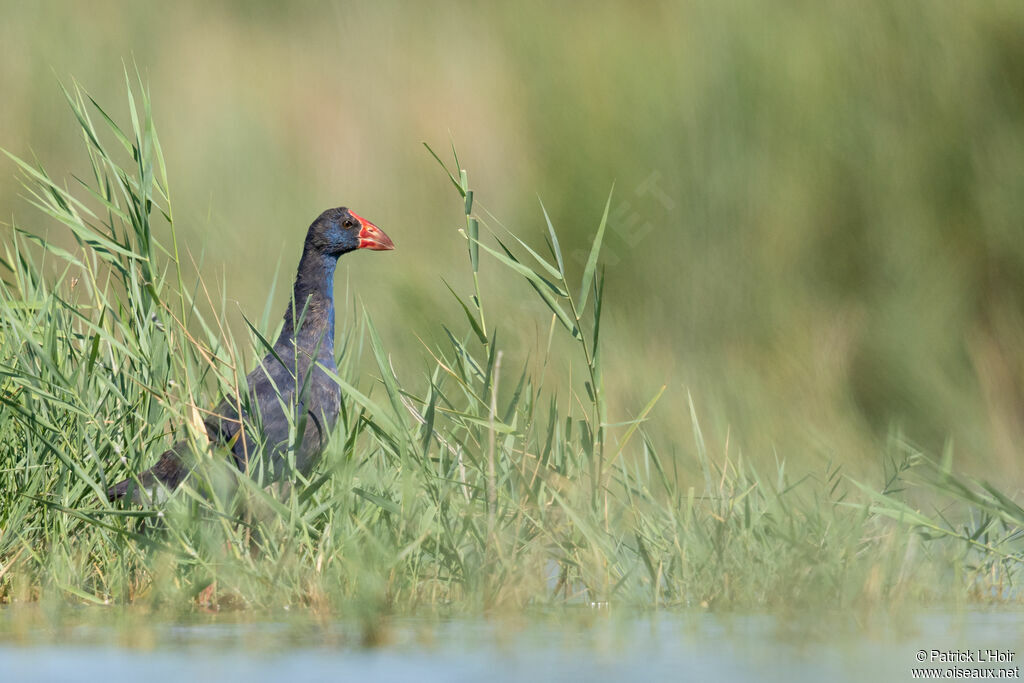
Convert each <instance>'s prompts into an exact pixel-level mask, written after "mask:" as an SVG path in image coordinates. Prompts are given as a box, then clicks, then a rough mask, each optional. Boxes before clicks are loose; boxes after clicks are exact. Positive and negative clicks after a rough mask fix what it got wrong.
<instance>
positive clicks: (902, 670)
mask: <svg viewBox="0 0 1024 683" xmlns="http://www.w3.org/2000/svg"><path fill="white" fill-rule="evenodd" d="M98 615H99V616H102V617H103V622H102V623H99V624H98V623H97V616H98ZM243 617H244V618H246V619H252V615H251V614H248V615H214V616H189V617H187V618H183V619H181V620H177V621H174V622H167V621H163V622H160V623H153V620H152V619H151V618H150V617H148V616H146V615H145V614H141V613H138V612H133V611H131V610H123V611H115V610H110V611H107V612H97V611H96V610H92V609H90V610H83V611H82V612H81V613H71V614H68V613H67V612H62V613H61V614H60V615H59V616H58V615H53V614H47V613H44V612H42V611H40V610H38V609H36V608H24V607H13V608H5V609H3V610H0V671H2V672H3V680H5V681H8V680H9V681H69V680H120V679H125V680H127V679H131V680H138V679H140V678H142V679H144V680H145V681H146V683H160V682H162V681H189V683H193V682H198V681H205V680H217V681H226V680H245V681H253V682H255V681H275V683H281V682H282V681H283V682H284V683H300V682H302V681H325V680H355V679H365V680H374V681H479V680H488V681H520V680H522V681H541V680H543V681H547V680H553V681H587V682H588V683H597V682H599V681H621V680H629V679H634V680H636V681H641V680H643V681H648V680H694V681H712V680H714V681H743V680H757V681H821V680H832V681H861V680H864V679H866V678H868V677H874V678H875V679H876V680H879V681H888V680H912V669H914V668H917V667H921V666H932V667H940V668H948V667H950V666H954V665H952V664H949V663H943V662H938V661H937V662H934V663H929V662H928V661H925V663H924V664H921V663H919V661H918V656H919V655H918V653H919V652H920V651H924V652H925V653H928V654H927V655H926V659H927V658H931V657H932V656H933V655H932V651H933V650H935V651H937V652H938V653H943V654H939V655H938V656H939V657H940V658H948V657H949V656H953V657H959V658H978V657H979V655H980V656H981V657H982V658H984V657H985V656H986V655H985V651H987V650H993V651H998V652H1000V653H1003V654H1001V655H999V657H1001V658H1002V659H1003V660H1004V661H1002V662H990V663H973V662H970V661H968V662H964V663H959V664H956V665H955V666H960V667H972V666H973V667H979V666H997V667H1003V668H1008V669H1012V668H1013V667H1016V666H1018V665H1019V664H1020V662H1019V660H1018V658H1019V657H1020V656H1024V639H1022V635H1024V612H1010V611H1005V610H1002V611H966V612H957V613H946V612H942V613H939V612H931V613H929V612H922V613H917V614H915V615H912V616H905V615H904V616H894V615H889V616H887V617H884V618H883V617H878V616H867V617H864V616H860V617H853V616H850V615H827V616H822V615H803V616H797V615H786V616H778V615H753V616H749V615H748V616H736V615H715V614H707V613H657V614H637V613H630V614H621V613H617V612H616V611H615V610H598V611H584V610H580V611H578V612H577V611H569V612H559V613H557V614H556V615H552V614H537V615H533V616H528V617H518V618H508V617H496V618H489V619H482V618H474V619H466V618H453V619H434V618H431V619H394V620H389V621H386V622H384V623H383V624H381V625H379V626H375V627H372V628H367V627H366V626H363V625H360V624H359V623H357V622H347V621H330V620H315V619H310V618H304V617H301V616H298V617H297V616H293V615H292V614H290V613H285V614H284V615H282V616H281V618H276V617H275V618H273V619H271V618H266V619H264V620H262V621H243V620H241V619H242V618H243ZM367 642H373V643H375V644H374V645H373V646H372V647H367V646H366V643H367ZM979 651H980V652H979ZM950 652H952V653H960V654H953V655H947V654H945V653H950ZM1007 653H1008V654H1009V655H1010V656H1009V657H1008V656H1007ZM1007 658H1009V661H1006V660H1007ZM1008 673H1009V674H1010V676H1013V675H1014V674H1013V672H1012V671H1010V672H1008ZM947 675H948V674H947ZM961 675H962V674H961ZM968 675H969V674H968ZM1016 676H1017V677H1019V669H1017V673H1016Z"/></svg>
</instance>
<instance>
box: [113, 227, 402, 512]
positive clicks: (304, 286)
mask: <svg viewBox="0 0 1024 683" xmlns="http://www.w3.org/2000/svg"><path fill="white" fill-rule="evenodd" d="M359 248H369V249H376V250H384V249H392V248H393V245H392V243H391V240H390V239H389V238H388V237H387V235H385V234H384V233H383V232H381V230H380V229H379V228H377V227H376V226H375V225H373V224H372V223H370V222H369V221H366V220H365V219H362V218H360V217H359V216H358V215H356V214H354V213H352V212H350V211H348V210H347V209H344V208H341V209H330V210H328V211H325V212H324V213H323V214H321V216H320V217H319V218H318V219H317V220H316V221H314V222H313V224H312V225H311V226H310V228H309V231H308V233H307V235H306V241H305V245H304V247H303V251H302V259H301V260H300V261H299V268H298V273H297V275H296V278H295V287H294V290H293V296H292V300H291V302H289V306H288V309H287V311H286V312H285V316H284V325H283V327H282V329H281V333H280V335H279V336H278V339H277V341H276V342H275V343H274V346H273V350H272V351H271V352H270V353H268V354H267V355H266V356H265V357H264V358H263V360H262V361H260V364H259V366H258V367H257V368H256V369H255V370H253V371H252V372H250V373H249V374H248V375H247V376H246V378H245V384H246V386H245V390H244V391H242V392H240V396H238V397H228V398H226V399H224V400H223V401H222V402H221V403H220V404H219V405H218V406H217V408H216V409H215V410H214V411H213V412H212V413H211V414H210V415H209V417H207V418H206V419H205V420H204V422H203V424H204V427H205V428H206V434H207V437H208V438H209V440H210V442H211V443H212V444H214V445H216V446H220V447H224V448H227V449H229V450H230V452H231V457H232V459H233V460H234V464H235V465H236V466H237V467H238V469H239V470H241V471H243V472H246V473H248V474H249V475H250V476H253V477H257V478H259V479H260V480H262V481H270V480H278V479H280V478H281V477H282V476H283V475H284V474H285V473H286V472H288V471H290V470H291V469H292V468H294V469H295V470H297V471H298V472H300V473H302V474H304V475H305V474H308V473H309V471H310V470H311V469H312V468H313V466H314V465H316V463H317V461H318V460H319V457H320V454H321V453H322V451H323V448H324V445H325V443H326V441H327V437H328V434H329V433H330V431H331V430H332V429H333V427H334V424H335V422H336V421H337V419H338V414H339V412H340V408H341V391H340V388H339V387H338V384H337V383H336V382H335V381H334V380H332V379H331V377H330V375H329V374H328V372H332V373H333V372H336V371H337V366H336V365H335V359H334V295H333V289H334V271H335V267H336V265H337V262H338V257H339V256H341V255H342V254H344V253H347V252H349V251H353V250H355V249H359ZM190 453H191V448H190V447H189V445H188V443H187V442H185V441H181V442H178V443H176V444H175V445H174V446H172V447H171V449H170V450H168V451H167V452H165V453H164V454H163V455H161V456H160V459H159V460H158V461H157V463H156V464H155V465H154V466H153V467H151V468H150V469H148V470H146V471H144V472H142V473H140V474H139V475H138V476H137V477H131V478H129V479H125V480H124V481H122V482H119V483H118V484H115V485H114V486H112V487H111V488H110V489H109V490H108V491H107V495H108V497H109V498H110V499H111V500H113V499H116V498H122V497H124V496H126V495H128V494H129V493H131V494H132V498H133V499H134V500H136V501H142V500H144V499H151V497H152V494H153V493H154V492H156V490H157V489H161V488H164V489H171V490H173V489H174V488H176V487H177V486H178V485H179V484H181V482H182V481H183V480H184V479H185V478H186V477H187V476H188V474H189V472H190V471H191V469H192V467H191V466H190V464H189V461H190V459H191V455H190Z"/></svg>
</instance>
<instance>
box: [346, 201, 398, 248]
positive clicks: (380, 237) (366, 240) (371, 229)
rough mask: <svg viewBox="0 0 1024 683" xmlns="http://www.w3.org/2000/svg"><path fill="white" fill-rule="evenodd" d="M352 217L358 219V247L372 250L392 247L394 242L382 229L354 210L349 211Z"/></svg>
mask: <svg viewBox="0 0 1024 683" xmlns="http://www.w3.org/2000/svg"><path fill="white" fill-rule="evenodd" d="M349 213H351V214H352V217H353V218H355V219H356V220H357V221H359V225H360V228H359V248H360V249H373V250H374V251H387V250H388V249H394V248H395V243H394V242H392V241H391V238H390V237H388V236H387V235H385V234H384V231H383V230H381V229H380V228H378V227H377V226H376V225H374V224H373V223H371V222H370V221H368V220H366V219H365V218H363V217H362V216H360V215H359V214H357V213H355V212H354V211H349Z"/></svg>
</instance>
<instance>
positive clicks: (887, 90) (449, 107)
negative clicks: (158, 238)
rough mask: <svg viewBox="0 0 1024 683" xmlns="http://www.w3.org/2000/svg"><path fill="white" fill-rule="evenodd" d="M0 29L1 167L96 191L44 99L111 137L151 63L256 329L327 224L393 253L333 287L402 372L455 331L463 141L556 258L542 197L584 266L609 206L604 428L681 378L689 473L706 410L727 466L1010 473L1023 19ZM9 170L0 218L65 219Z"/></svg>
mask: <svg viewBox="0 0 1024 683" xmlns="http://www.w3.org/2000/svg"><path fill="white" fill-rule="evenodd" d="M0 15H2V19H0V92H2V93H3V102H4V103H3V106H2V107H0V146H2V147H4V148H6V149H8V150H10V151H11V152H13V153H15V154H18V155H20V156H23V157H25V156H29V157H30V156H31V155H33V154H35V155H36V156H38V158H39V160H40V161H41V162H42V163H43V164H44V165H45V166H46V167H47V169H49V170H50V171H51V173H54V174H58V173H71V172H85V171H86V170H87V168H88V167H87V166H86V165H85V163H86V160H85V158H84V155H83V153H82V152H81V147H80V140H79V138H78V136H77V133H76V129H77V126H76V125H74V124H73V120H72V118H71V114H70V113H69V111H68V110H67V108H66V106H65V103H64V101H63V98H62V95H61V94H60V91H59V89H58V88H57V85H56V81H57V80H58V79H60V80H62V81H65V82H69V81H70V80H71V79H72V78H74V79H77V80H78V81H79V82H81V83H82V84H83V86H84V87H85V88H86V89H87V90H88V91H89V92H90V93H91V94H92V95H93V96H94V97H95V98H96V99H97V100H98V101H100V102H102V103H104V104H105V106H106V107H107V108H108V110H111V112H112V113H113V112H117V114H118V116H117V117H115V118H120V119H121V120H122V121H123V120H124V118H125V116H126V108H125V106H124V101H125V99H124V90H125V85H124V74H123V70H122V63H123V62H126V63H127V64H128V65H129V68H131V65H132V63H133V62H134V63H135V64H137V65H138V68H139V70H140V72H141V73H142V75H143V77H144V79H145V80H146V81H147V82H148V84H149V86H150V89H151V92H152V97H153V101H154V110H155V115H156V120H157V124H158V127H159V131H160V136H161V142H162V144H163V148H164V152H165V155H166V157H167V160H168V164H169V168H168V172H169V176H170V180H171V191H172V198H173V202H174V211H175V219H176V224H177V229H178V231H179V233H180V234H181V235H183V236H184V237H185V238H186V240H187V243H188V248H189V250H190V252H191V253H192V254H194V256H195V259H196V261H197V262H198V263H199V264H200V268H201V270H202V272H203V273H204V275H206V276H208V277H210V278H212V279H213V280H214V281H217V282H223V286H224V288H225V289H226V291H227V293H228V296H229V297H231V298H232V299H233V300H237V305H238V307H239V308H240V309H241V311H244V312H246V313H247V314H248V315H250V317H252V316H254V315H258V314H259V313H260V312H261V311H262V310H263V305H264V302H265V298H266V296H267V292H268V288H269V281H270V279H271V275H272V274H273V273H274V271H275V269H277V268H279V269H280V273H281V279H282V280H283V281H284V280H290V277H291V274H292V272H293V271H294V268H295V265H296V263H297V261H298V257H299V251H300V248H299V244H300V243H301V239H302V236H303V234H304V230H305V228H306V227H307V226H308V224H309V222H310V221H311V220H312V219H313V218H314V217H315V216H316V215H317V214H318V213H319V211H320V210H322V209H324V208H327V207H330V206H335V205H339V204H346V205H349V206H351V207H353V208H355V209H356V210H358V211H359V212H360V213H361V214H363V215H365V216H366V217H368V218H370V219H371V220H373V221H375V222H376V223H378V224H379V225H380V226H381V227H382V228H384V229H385V230H386V231H387V232H388V233H389V234H390V235H391V236H392V237H393V239H394V241H395V243H396V244H397V246H398V249H397V250H396V251H395V252H393V253H390V254H386V255H366V254H357V255H354V256H352V257H349V258H346V259H345V260H344V261H343V263H344V266H345V267H344V268H342V269H341V270H340V277H339V287H344V282H345V280H346V278H347V279H348V280H349V282H350V283H351V286H352V287H353V288H354V289H355V291H356V293H357V294H358V296H359V297H360V298H361V299H362V300H363V301H364V302H365V304H366V305H367V307H368V308H369V309H370V310H371V312H372V313H373V314H374V317H375V320H376V322H377V324H378V326H379V327H380V328H381V334H382V336H383V337H384V339H385V342H386V344H387V345H388V346H389V347H390V348H392V349H393V350H395V352H396V358H397V362H398V363H399V367H400V368H404V371H405V372H406V373H415V372H417V371H418V368H419V367H421V366H420V364H419V362H418V359H419V358H420V357H422V356H423V355H425V351H424V350H423V348H422V346H421V345H420V342H419V341H418V339H417V337H421V338H423V339H425V340H427V341H428V342H429V340H432V339H436V338H439V337H440V335H441V334H442V333H441V330H440V327H439V324H438V321H439V320H453V321H457V320H458V318H457V316H458V315H461V314H459V313H458V309H457V308H456V306H454V305H453V302H452V301H451V298H450V295H448V293H447V291H446V290H445V288H444V286H443V285H442V283H441V278H442V277H445V278H447V279H450V280H452V281H453V282H454V283H455V284H456V285H457V286H461V287H462V289H463V293H466V288H465V285H466V280H465V277H464V275H465V271H466V268H465V266H464V260H465V245H464V242H463V241H462V239H461V238H460V237H459V236H458V234H457V232H456V231H457V228H458V226H459V225H460V219H461V207H460V203H459V201H458V199H457V197H456V196H455V195H454V194H453V191H452V188H451V187H450V185H449V184H448V181H447V179H446V178H445V177H444V175H443V174H442V173H441V172H440V171H439V169H438V168H437V167H436V165H435V162H434V161H433V160H432V159H431V158H430V157H429V156H428V155H427V153H426V152H425V150H424V149H423V147H422V146H421V144H420V143H421V141H428V142H430V143H431V144H432V145H434V147H435V148H436V149H440V150H443V149H447V146H448V143H449V139H452V140H454V141H455V142H456V144H457V146H458V149H459V151H460V158H461V160H462V165H463V166H464V167H465V168H467V169H468V170H469V172H470V182H471V185H472V186H473V187H474V188H475V189H476V196H477V200H478V202H479V203H480V205H482V206H484V207H486V208H487V209H489V210H491V211H493V212H494V214H495V215H496V216H497V217H499V218H500V219H501V220H502V221H503V222H504V223H505V224H506V225H508V226H509V227H511V228H512V229H514V230H515V231H516V232H517V233H518V234H520V235H521V236H523V237H524V238H526V239H528V240H531V241H534V242H539V241H540V240H541V239H542V236H543V234H544V232H543V230H544V228H543V217H542V214H541V212H540V209H539V206H538V202H537V196H538V195H540V196H541V197H542V198H543V200H544V202H545V204H546V206H547V208H548V210H549V212H550V213H551V216H552V219H553V220H554V223H555V225H556V226H558V228H559V229H560V230H561V233H562V240H563V247H564V248H565V249H566V251H568V252H574V251H581V250H584V249H586V246H587V244H588V243H589V239H590V237H591V235H592V233H593V231H594V229H595V228H596V225H597V223H598V220H599V218H600V214H601V210H602V208H603V205H604V201H605V198H606V196H607V193H608V191H609V189H610V187H611V185H612V183H613V182H614V183H615V187H616V189H615V195H614V198H613V200H612V205H611V215H612V222H611V224H610V229H609V234H608V238H607V246H608V249H607V258H606V263H607V274H608V283H609V284H608V290H609V293H608V297H609V298H608V301H607V304H606V316H607V318H606V324H605V330H606V335H607V337H606V344H607V345H606V347H605V349H606V353H607V357H606V365H607V368H608V369H607V372H608V373H609V374H608V378H607V381H606V385H607V388H608V390H609V393H610V396H611V398H612V401H613V411H614V412H613V415H615V416H617V417H618V418H621V419H625V418H626V417H628V415H630V414H632V413H634V412H635V411H637V410H638V409H639V408H640V407H641V406H642V405H643V404H644V403H645V402H646V400H647V399H648V398H649V397H650V396H651V395H652V394H653V393H654V392H655V391H657V389H658V388H659V387H660V386H661V385H662V384H667V385H668V390H667V392H666V395H665V397H664V398H663V400H662V402H661V404H660V405H659V408H658V410H657V411H656V413H655V416H654V423H653V425H652V431H653V432H654V437H655V439H656V440H657V441H659V442H660V443H662V444H667V445H668V446H669V447H670V448H671V449H673V451H674V452H676V453H678V454H679V455H680V457H681V459H682V460H683V461H684V465H685V464H686V460H687V454H688V453H689V452H691V451H692V447H691V446H690V445H689V444H690V443H691V438H692V437H691V434H690V420H689V408H688V404H687V393H688V392H689V393H691V394H692V396H693V399H694V403H695V405H696V407H697V411H698V414H699V415H700V416H701V418H702V420H703V422H704V426H705V429H706V431H707V434H706V436H708V438H709V441H710V442H711V446H712V449H714V450H718V451H719V452H721V450H722V449H723V448H725V447H726V446H725V444H726V441H727V440H728V444H729V448H730V449H732V450H733V452H734V453H735V451H736V450H737V449H742V450H743V453H744V455H745V456H749V457H754V458H757V459H760V458H775V457H779V458H786V459H787V460H790V461H794V460H795V461H798V462H802V463H807V464H814V463H816V462H819V461H820V460H821V459H823V458H832V459H837V460H839V461H841V462H844V463H846V464H847V465H848V466H850V467H852V468H855V469H856V468H864V467H871V466H874V464H877V462H878V461H879V460H880V458H881V453H882V451H883V450H884V443H885V440H886V435H887V434H890V433H892V431H893V430H902V433H903V434H905V435H906V437H907V438H908V439H910V440H912V441H913V442H915V443H917V444H919V445H921V446H922V447H924V448H927V449H929V450H930V451H932V452H936V451H938V450H940V449H941V448H942V447H943V444H944V443H946V442H947V441H948V440H949V439H952V443H953V444H954V445H955V450H956V453H957V458H958V460H957V462H958V465H959V466H960V467H962V468H965V469H968V470H973V471H976V472H979V473H980V472H988V474H989V476H993V475H992V472H993V471H995V472H997V473H998V475H997V476H998V477H999V478H1001V479H1002V480H1003V481H1004V482H1005V481H1006V480H1007V479H1008V478H1009V480H1011V481H1013V482H1016V483H1019V482H1020V481H1021V478H1020V476H1019V475H1018V474H1017V472H1018V470H1019V468H1018V467H1016V463H1017V461H1018V460H1019V454H1020V450H1021V447H1020V443H1021V439H1022V437H1024V353H1022V349H1024V343H1022V342H1024V3H1021V2H1020V1H1019V0H1006V1H999V0H993V1H992V2H984V3H967V2H960V3H940V2H899V3H893V2H888V1H885V2H860V3H846V2H775V3H755V2H728V1H724V2H723V1H719V2H707V3H685V2H679V3H663V2H633V3H626V2H619V3H613V2H591V3H542V2H517V3H505V4H498V3H491V4H484V3H469V2H466V3H388V2H377V3H359V4H355V3H351V4H350V3H327V2H309V3H288V4H287V5H286V4H285V3H277V2H233V3H231V2H229V3H216V4H215V3H198V2H196V3H188V2H175V3H161V2H133V3H120V2H118V3H115V2H89V3H84V2H15V1H11V0H0ZM0 169H3V170H2V171H0V177H2V178H3V180H2V182H0V217H2V218H3V219H4V220H5V221H6V220H8V219H9V218H10V217H12V216H13V217H14V219H15V220H16V221H17V222H18V223H19V224H20V225H22V226H25V227H31V228H33V229H38V230H41V231H42V230H46V229H48V228H47V226H46V223H45V222H43V221H42V220H41V219H40V217H39V216H38V214H37V213H36V212H34V211H33V210H32V209H31V208H30V207H28V206H27V204H25V203H24V202H23V201H22V200H20V199H19V194H20V189H19V186H18V184H17V182H16V179H15V169H14V165H13V163H11V162H9V161H6V160H5V161H4V162H3V163H2V164H0ZM51 232H52V234H54V235H56V234H57V231H56V230H51ZM3 239H8V238H7V237H4V238H3ZM572 265H573V267H574V268H575V269H576V270H577V271H579V270H581V268H582V263H581V260H580V259H578V258H577V259H573V264H572ZM486 268H488V266H487V264H486V262H485V269H486ZM495 270H497V268H496V267H494V266H491V267H490V270H489V271H488V272H487V273H485V275H493V274H494V271H495ZM286 289H287V287H282V286H279V287H278V289H277V291H276V294H275V302H274V304H273V305H274V309H273V310H274V311H275V312H276V311H277V310H283V308H284V302H285V297H286V296H287V293H286V291H285V290H286ZM485 291H489V292H490V297H491V299H492V309H493V308H494V305H495V304H496V303H497V302H501V303H502V304H503V305H504V310H506V311H507V312H508V316H507V318H506V319H505V320H502V321H499V326H501V327H502V329H503V332H504V334H505V337H506V339H507V340H508V341H509V342H510V343H512V344H513V348H520V347H521V348H522V349H523V350H524V354H525V350H528V349H529V348H531V347H533V346H534V344H535V340H536V338H537V337H538V336H540V337H544V336H545V334H546V326H545V323H544V320H545V319H546V316H545V315H544V313H543V311H544V309H543V308H542V307H537V306H535V304H534V303H533V296H532V294H531V292H530V291H529V289H528V287H527V286H526V285H525V284H522V283H517V282H514V280H513V279H512V278H510V277H508V276H507V275H504V274H502V277H501V278H500V279H493V280H492V282H491V284H490V286H489V288H485ZM535 313H536V315H535ZM232 322H233V323H234V324H237V325H239V326H240V325H241V317H240V315H236V316H235V320H233V321H232ZM516 344H519V347H517V346H516Z"/></svg>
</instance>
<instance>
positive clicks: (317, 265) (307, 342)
mask: <svg viewBox="0 0 1024 683" xmlns="http://www.w3.org/2000/svg"><path fill="white" fill-rule="evenodd" d="M337 265H338V257H337V256H329V255H326V254H323V253H321V252H320V251H318V250H316V249H314V248H312V247H310V246H309V245H307V246H306V248H305V249H304V250H303V252H302V259H301V260H300V261H299V273H298V275H297V277H296V278H295V291H294V293H293V296H292V300H291V301H289V302H288V310H287V311H285V314H284V327H283V328H282V330H281V336H280V337H278V340H277V343H278V344H282V343H286V344H290V343H291V342H292V340H293V339H294V341H295V344H296V345H297V346H298V347H299V348H301V349H303V350H305V351H307V352H310V353H316V354H317V355H325V354H327V355H330V356H333V355H334V269H335V267H336V266H337ZM296 324H298V329H296ZM318 347H319V348H318Z"/></svg>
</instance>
